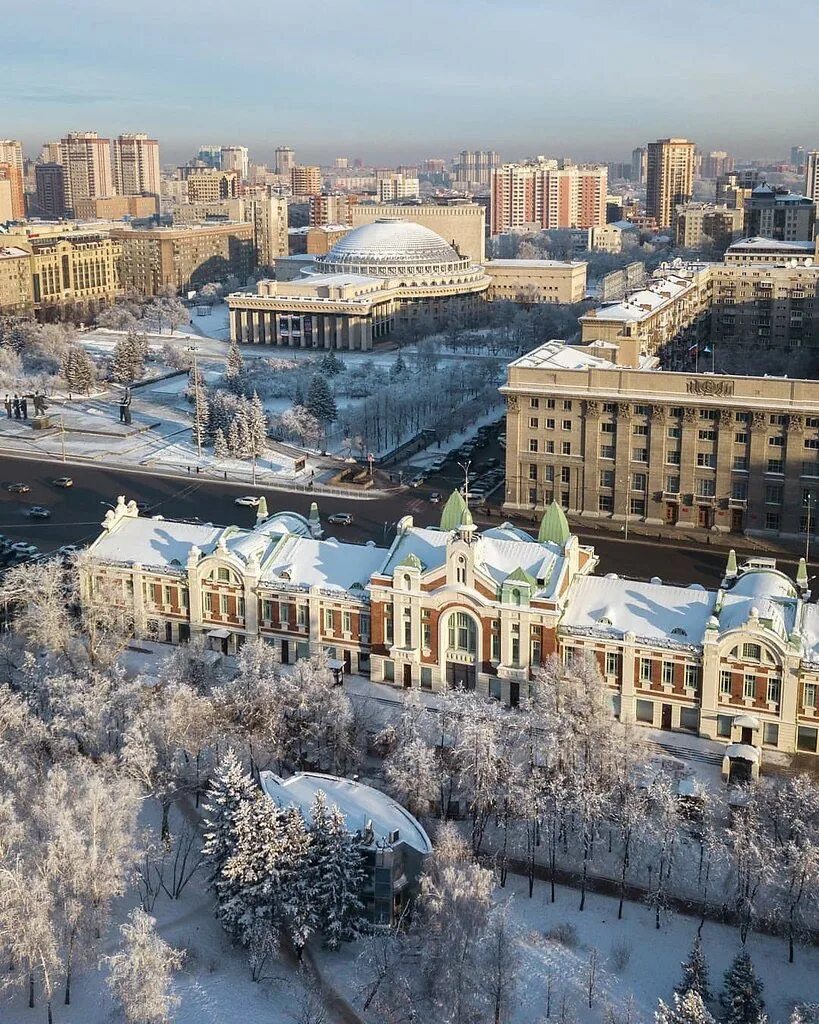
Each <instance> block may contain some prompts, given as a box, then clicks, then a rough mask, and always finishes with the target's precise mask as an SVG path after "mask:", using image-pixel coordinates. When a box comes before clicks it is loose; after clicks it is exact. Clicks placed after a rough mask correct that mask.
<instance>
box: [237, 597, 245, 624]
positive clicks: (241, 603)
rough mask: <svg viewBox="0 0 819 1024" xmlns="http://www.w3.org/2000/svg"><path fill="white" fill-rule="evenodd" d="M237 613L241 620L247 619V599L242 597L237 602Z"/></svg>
mask: <svg viewBox="0 0 819 1024" xmlns="http://www.w3.org/2000/svg"><path fill="white" fill-rule="evenodd" d="M236 612H237V614H238V616H239V618H240V619H243V618H244V617H245V599H244V598H243V597H240V598H238V599H237V601H236Z"/></svg>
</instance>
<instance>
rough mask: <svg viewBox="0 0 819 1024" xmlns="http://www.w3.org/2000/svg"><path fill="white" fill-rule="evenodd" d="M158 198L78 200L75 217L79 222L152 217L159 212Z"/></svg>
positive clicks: (121, 197)
mask: <svg viewBox="0 0 819 1024" xmlns="http://www.w3.org/2000/svg"><path fill="white" fill-rule="evenodd" d="M158 205H159V199H158V197H157V196H135V195H123V196H104V197H101V198H98V199H92V198H86V199H77V200H76V201H75V203H74V216H75V217H76V218H77V219H78V220H122V218H123V217H136V218H143V217H152V216H153V215H154V214H155V213H158V212H159V209H158Z"/></svg>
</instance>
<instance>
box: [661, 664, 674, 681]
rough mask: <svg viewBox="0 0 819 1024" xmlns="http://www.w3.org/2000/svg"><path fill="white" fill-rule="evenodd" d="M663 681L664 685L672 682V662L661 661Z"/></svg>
mask: <svg viewBox="0 0 819 1024" xmlns="http://www.w3.org/2000/svg"><path fill="white" fill-rule="evenodd" d="M663 682H664V683H665V684H666V685H669V684H673V682H674V662H673V661H664V662H663Z"/></svg>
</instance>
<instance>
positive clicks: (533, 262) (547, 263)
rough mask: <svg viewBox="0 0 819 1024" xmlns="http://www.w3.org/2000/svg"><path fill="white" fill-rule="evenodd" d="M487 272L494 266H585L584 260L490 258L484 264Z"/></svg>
mask: <svg viewBox="0 0 819 1024" xmlns="http://www.w3.org/2000/svg"><path fill="white" fill-rule="evenodd" d="M484 266H485V268H486V272H487V273H488V274H491V273H492V270H493V268H494V267H502V268H509V267H512V268H517V269H519V270H526V269H527V267H530V268H532V269H535V268H536V267H564V268H565V267H582V266H585V264H584V262H583V260H489V262H488V263H486V264H484Z"/></svg>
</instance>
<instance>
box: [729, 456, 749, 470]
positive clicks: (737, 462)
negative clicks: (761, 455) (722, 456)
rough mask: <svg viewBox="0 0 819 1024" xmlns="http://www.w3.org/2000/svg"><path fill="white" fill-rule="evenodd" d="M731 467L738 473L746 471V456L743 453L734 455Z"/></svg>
mask: <svg viewBox="0 0 819 1024" xmlns="http://www.w3.org/2000/svg"><path fill="white" fill-rule="evenodd" d="M731 469H733V470H735V471H736V472H739V473H747V472H748V458H747V456H745V455H735V456H734V457H733V459H732V460H731Z"/></svg>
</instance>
